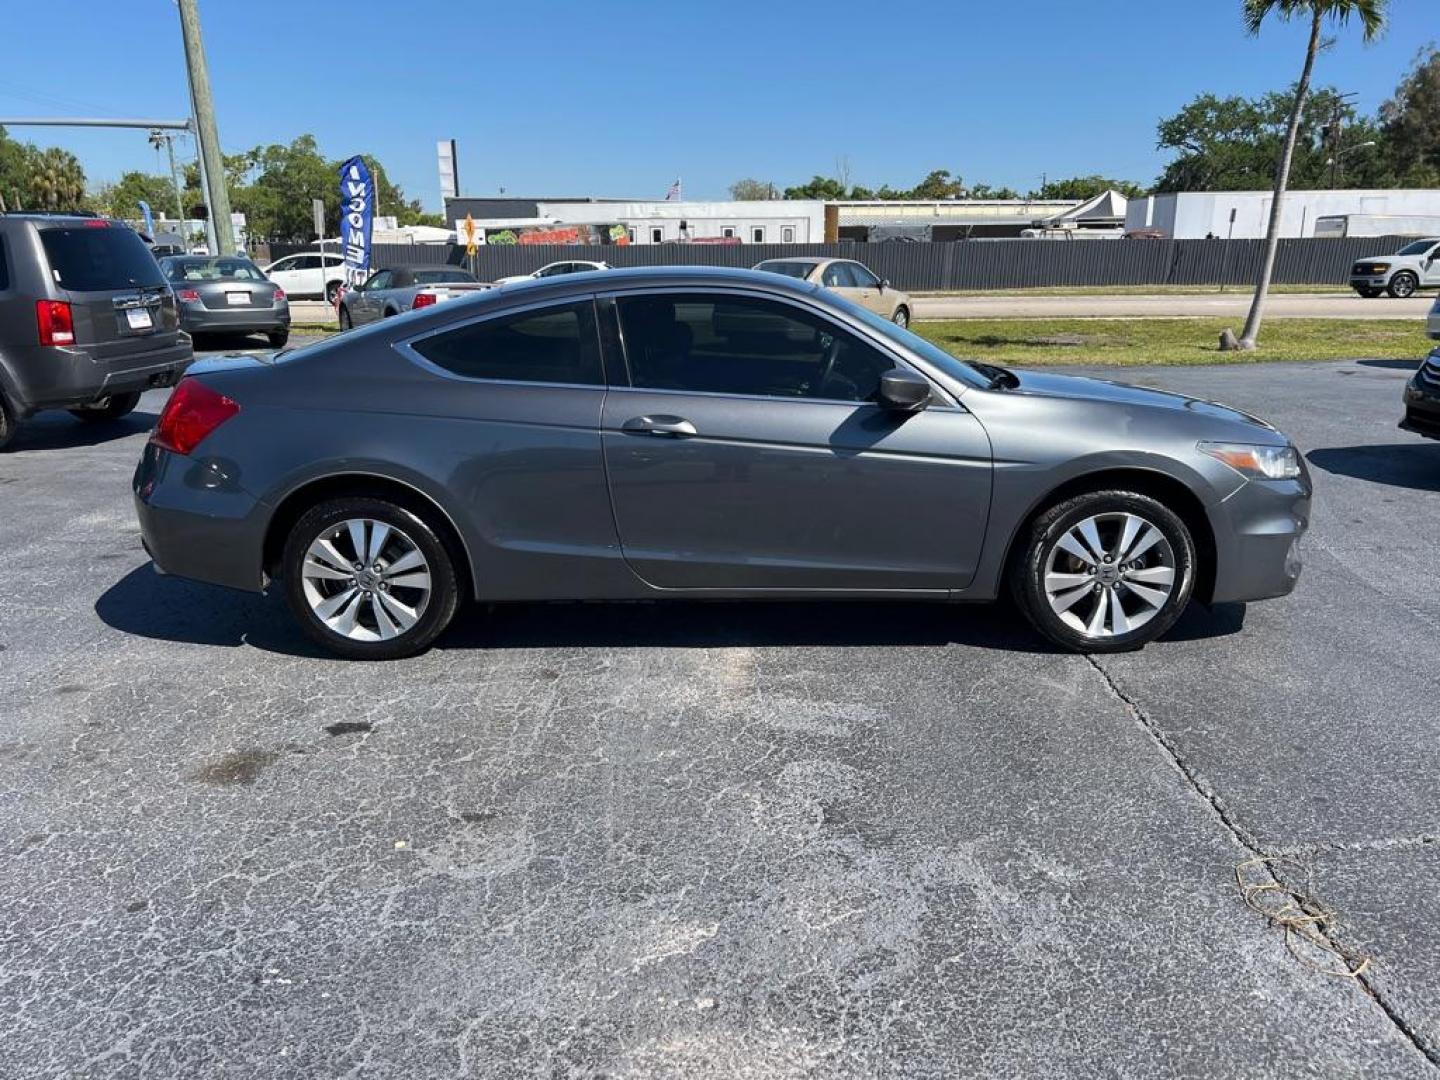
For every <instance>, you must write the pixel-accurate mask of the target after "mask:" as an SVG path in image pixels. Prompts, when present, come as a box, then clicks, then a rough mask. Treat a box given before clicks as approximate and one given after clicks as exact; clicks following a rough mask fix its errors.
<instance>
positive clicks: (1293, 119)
mask: <svg viewBox="0 0 1440 1080" xmlns="http://www.w3.org/2000/svg"><path fill="white" fill-rule="evenodd" d="M1388 8H1389V0H1244V6H1243V9H1242V11H1243V16H1244V20H1245V29H1246V30H1247V31H1248V32H1249V33H1250V34H1252V35H1258V34H1259V33H1260V30H1261V28H1262V27H1263V26H1264V24H1265V20H1266V19H1267V18H1268V17H1269V16H1270V15H1272V14H1274V15H1277V16H1278V17H1280V18H1282V19H1290V18H1294V17H1296V16H1301V17H1304V18H1307V19H1309V21H1310V36H1309V41H1308V43H1307V45H1306V47H1305V64H1304V67H1302V68H1301V71H1300V82H1299V84H1298V85H1297V86H1296V88H1295V100H1294V104H1293V105H1292V107H1291V109H1290V119H1289V122H1288V123H1287V124H1286V127H1285V141H1284V144H1283V145H1282V147H1281V150H1280V164H1279V166H1278V167H1277V168H1276V170H1275V189H1274V190H1275V197H1274V198H1273V199H1272V200H1271V201H1270V224H1269V226H1268V228H1267V229H1266V230H1265V252H1264V255H1263V256H1262V258H1261V260H1260V272H1259V275H1258V276H1257V278H1256V281H1255V299H1254V300H1253V301H1252V302H1251V304H1250V314H1249V316H1248V317H1247V318H1246V319H1245V329H1244V330H1243V331H1242V333H1241V335H1240V340H1239V341H1238V342H1235V345H1236V346H1237V347H1239V348H1241V349H1247V350H1248V349H1253V348H1255V345H1256V342H1257V339H1258V338H1259V336H1260V324H1261V321H1262V320H1263V319H1264V317H1265V301H1266V300H1267V299H1268V298H1269V293H1270V279H1271V277H1272V276H1273V275H1274V273H1275V253H1276V251H1277V250H1278V249H1279V246H1280V215H1281V212H1282V209H1283V205H1284V202H1285V190H1286V187H1287V186H1288V184H1289V183H1290V163H1291V161H1292V160H1293V159H1294V156H1295V144H1296V142H1297V140H1298V139H1299V136H1300V122H1301V120H1302V119H1303V118H1304V112H1305V100H1306V98H1307V97H1308V96H1309V93H1310V78H1311V76H1312V75H1313V74H1314V71H1315V58H1316V56H1318V55H1319V53H1320V32H1321V30H1322V29H1323V28H1324V26H1325V22H1326V20H1327V19H1328V20H1330V21H1332V22H1334V23H1336V24H1338V25H1341V26H1343V25H1345V24H1346V23H1348V22H1349V21H1350V20H1351V18H1355V19H1358V20H1359V21H1360V23H1361V26H1362V28H1363V32H1364V36H1365V40H1366V41H1371V40H1373V39H1374V38H1375V36H1376V35H1377V34H1379V33H1380V32H1381V31H1382V30H1383V29H1384V28H1385V16H1386V12H1387V9H1388ZM1227 333H1228V332H1227Z"/></svg>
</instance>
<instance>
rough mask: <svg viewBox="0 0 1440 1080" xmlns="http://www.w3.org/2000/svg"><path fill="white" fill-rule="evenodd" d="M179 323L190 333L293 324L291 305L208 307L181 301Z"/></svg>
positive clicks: (264, 329)
mask: <svg viewBox="0 0 1440 1080" xmlns="http://www.w3.org/2000/svg"><path fill="white" fill-rule="evenodd" d="M180 325H181V327H182V328H183V329H184V330H185V332H186V333H189V334H248V333H262V332H269V331H274V330H288V329H289V328H290V305H289V304H281V305H278V306H276V307H268V308H252V307H247V308H207V307H206V306H205V305H204V304H181V305H180Z"/></svg>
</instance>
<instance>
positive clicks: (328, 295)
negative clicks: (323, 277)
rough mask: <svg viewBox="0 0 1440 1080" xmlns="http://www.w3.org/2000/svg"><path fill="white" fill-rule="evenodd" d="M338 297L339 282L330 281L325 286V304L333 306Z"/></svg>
mask: <svg viewBox="0 0 1440 1080" xmlns="http://www.w3.org/2000/svg"><path fill="white" fill-rule="evenodd" d="M339 295H340V282H338V281H330V282H327V283H326V285H325V302H326V303H327V304H329V305H330V306H331V307H334V306H335V300H336V298H337V297H338V296H339Z"/></svg>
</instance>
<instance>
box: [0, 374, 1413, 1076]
mask: <svg viewBox="0 0 1440 1080" xmlns="http://www.w3.org/2000/svg"><path fill="white" fill-rule="evenodd" d="M1406 376H1407V372H1406V371H1405V370H1404V369H1403V368H1402V367H1400V366H1398V365H1395V364H1391V363H1382V362H1376V363H1373V364H1369V363H1365V362H1359V363H1341V364H1323V365H1313V366H1299V365H1275V366H1265V365H1259V366H1254V367H1231V368H1210V369H1207V368H1191V369H1151V370H1139V369H1130V370H1127V371H1126V372H1125V373H1124V377H1125V378H1127V379H1129V380H1131V381H1140V382H1146V383H1149V384H1152V385H1159V386H1165V387H1171V388H1175V389H1180V390H1184V391H1187V392H1190V393H1196V394H1200V395H1203V396H1205V397H1209V398H1217V399H1221V400H1225V401H1228V402H1231V403H1234V404H1236V405H1239V406H1241V407H1243V408H1246V409H1249V410H1252V411H1255V412H1257V413H1259V414H1261V415H1264V416H1266V417H1269V418H1270V419H1272V420H1274V421H1275V422H1277V423H1278V424H1280V425H1281V426H1282V427H1283V428H1284V429H1286V430H1287V431H1288V432H1289V433H1290V434H1291V435H1292V436H1294V437H1295V439H1296V440H1297V442H1298V443H1299V444H1300V446H1301V448H1302V450H1303V451H1304V452H1306V453H1307V455H1308V457H1309V460H1310V463H1311V467H1312V470H1313V472H1314V476H1315V481H1316V486H1317V496H1316V503H1315V511H1314V516H1315V523H1314V528H1313V531H1312V533H1311V534H1310V537H1309V538H1308V540H1307V544H1306V549H1307V551H1306V555H1307V568H1306V571H1305V575H1304V577H1303V578H1302V580H1301V583H1300V587H1299V590H1298V592H1297V593H1296V594H1295V595H1294V596H1293V597H1290V598H1288V599H1285V600H1280V601H1274V602H1270V603H1265V604H1256V605H1252V606H1250V607H1249V608H1248V609H1242V608H1239V607H1223V608H1219V609H1216V610H1214V611H1205V610H1203V609H1198V608H1196V609H1192V610H1191V612H1190V613H1189V614H1188V615H1187V616H1186V617H1185V618H1184V619H1183V620H1182V621H1181V623H1180V624H1179V625H1178V626H1177V628H1176V629H1175V630H1174V631H1173V632H1172V633H1171V634H1170V635H1169V636H1168V638H1166V639H1165V640H1162V641H1161V642H1159V643H1157V644H1155V645H1152V646H1151V647H1150V648H1148V649H1146V650H1145V651H1144V652H1141V653H1136V654H1128V655H1123V656H1107V657H1103V658H1096V659H1093V660H1092V659H1090V658H1087V657H1083V656H1070V655H1062V654H1057V653H1054V652H1051V651H1049V650H1048V649H1047V648H1046V647H1045V646H1044V645H1043V644H1042V643H1041V642H1040V641H1039V640H1038V639H1036V638H1035V637H1034V636H1032V635H1031V634H1030V633H1029V632H1028V631H1027V630H1026V629H1025V628H1024V627H1023V625H1022V624H1021V623H1020V622H1019V620H1018V618H1017V617H1016V616H1015V615H1013V614H1011V613H1009V612H1007V611H1005V610H1003V609H989V608H968V607H941V606H917V605H901V604H886V605H866V604H829V605H811V606H807V605H796V604H762V605H749V606H738V605H721V604H717V605H710V606H704V605H696V604H674V605H666V606H658V605H622V604H585V605H533V606H515V607H508V608H498V609H496V610H494V611H491V612H487V611H485V610H483V609H475V610H471V611H469V612H468V613H465V614H464V615H462V617H461V618H460V619H459V620H458V622H457V625H456V626H455V627H454V628H452V630H451V631H450V632H449V633H448V634H447V635H446V636H445V637H444V638H442V640H441V642H440V644H439V646H438V647H437V648H435V649H434V650H433V651H431V652H430V653H429V654H427V655H425V656H422V657H419V658H416V659H413V660H408V661H404V662H399V663H393V664H373V665H357V664H349V663H344V662H339V661H335V660H332V659H328V658H325V657H323V656H320V655H317V654H316V653H314V652H313V651H312V650H311V648H310V647H309V646H308V644H307V643H306V640H305V639H304V638H303V637H302V636H301V634H300V633H299V632H298V631H297V630H295V629H294V628H292V626H291V623H290V620H289V617H288V615H287V614H286V612H285V611H284V609H283V606H282V602H281V600H280V599H279V598H278V597H275V598H263V597H252V596H247V595H244V594H239V593H230V592H226V591H223V590H218V589H210V588H205V587H202V586H199V585H192V584H188V583H186V582H183V581H178V580H175V579H171V578H162V577H158V576H156V575H155V574H154V573H153V572H152V571H151V569H150V567H149V565H148V563H147V560H146V558H145V556H144V554H143V552H142V551H141V550H140V545H139V539H138V533H137V529H136V526H135V521H134V518H133V515H132V512H131V508H130V495H129V490H128V481H129V477H130V472H131V470H132V468H133V466H134V463H135V461H136V459H137V457H138V455H139V452H140V447H141V444H142V443H143V442H144V439H145V437H146V432H147V430H148V428H149V426H150V425H151V424H152V423H153V420H154V414H155V413H156V412H157V411H158V409H159V407H160V405H161V404H162V402H163V397H162V396H161V395H150V396H148V397H147V398H146V399H145V401H144V403H143V404H142V406H141V411H140V412H139V413H138V414H136V415H135V416H134V417H132V418H130V419H128V420H126V421H123V422H120V423H117V424H115V425H114V426H112V427H110V428H105V429H102V428H99V427H92V426H82V425H80V424H78V423H76V422H74V421H72V420H71V419H70V418H69V417H67V416H65V415H63V414H60V415H57V416H46V417H42V418H37V419H36V420H35V421H34V422H33V423H32V424H30V425H29V426H27V427H26V428H25V429H23V430H22V432H21V434H20V436H19V438H18V440H17V442H16V443H15V445H14V448H13V450H12V451H11V452H9V453H7V454H4V455H0V508H3V511H4V512H3V513H0V553H3V557H4V560H5V563H4V569H3V570H0V584H3V588H0V597H3V600H0V650H3V651H0V821H3V822H4V824H5V831H4V834H3V836H0V852H3V856H0V868H3V873H0V1015H3V1017H4V1037H3V1038H0V1076H3V1077H6V1078H31V1077H37V1078H39V1077H43V1078H57V1080H58V1078H62V1077H63V1078H67V1080H68V1078H97V1080H98V1078H111V1077H176V1076H184V1077H252V1076H254V1077H262V1076H263V1077H297V1078H298V1077H306V1078H310V1077H342V1076H344V1077H393V1076H405V1077H407V1078H420V1077H449V1076H474V1077H513V1076H532V1075H533V1076H601V1075H603V1076H610V1077H640V1076H647V1077H648V1076H673V1077H727V1078H728V1077H792V1076H826V1077H831V1076H835V1077H875V1076H880V1077H890V1076H895V1077H899V1076H904V1077H940V1076H955V1075H977V1076H987V1077H1004V1076H1016V1077H1029V1076H1041V1075H1043V1076H1066V1075H1073V1076H1107V1077H1153V1076H1158V1075H1166V1076H1195V1077H1202V1076H1204V1077H1241V1076H1243V1077H1264V1076H1284V1077H1297V1076H1313V1077H1360V1076H1366V1077H1386V1078H1404V1077H1436V1076H1440V1064H1437V1063H1440V905H1437V899H1436V898H1437V897H1440V784H1437V783H1436V776H1437V772H1440V770H1437V766H1440V750H1437V748H1440V709H1437V707H1436V700H1437V693H1436V690H1437V671H1440V667H1437V665H1436V663H1435V661H1434V642H1435V640H1436V630H1437V627H1440V590H1437V588H1436V585H1435V574H1434V545H1435V537H1436V535H1437V533H1440V444H1435V443H1426V442H1424V441H1422V440H1420V439H1418V438H1416V437H1415V436H1411V435H1408V434H1405V433H1402V432H1399V431H1397V430H1396V428H1395V422H1396V420H1397V419H1398V416H1399V412H1400V405H1399V392H1400V388H1401V385H1402V383H1403V380H1404V379H1405V378H1406ZM1257 854H1259V855H1271V856H1275V855H1285V856H1288V857H1289V859H1290V860H1291V861H1287V862H1285V863H1283V864H1281V863H1277V864H1276V865H1275V868H1274V873H1275V874H1276V875H1277V877H1282V878H1286V879H1287V883H1289V884H1290V885H1292V887H1295V886H1296V882H1294V881H1289V880H1288V875H1291V874H1294V873H1297V872H1299V871H1303V874H1304V877H1305V879H1306V885H1305V886H1304V887H1305V890H1306V896H1307V903H1309V904H1310V905H1312V906H1313V907H1314V908H1315V910H1319V909H1321V908H1324V909H1326V910H1330V911H1333V912H1334V913H1335V914H1334V919H1333V921H1332V922H1331V923H1329V924H1327V927H1328V929H1327V932H1328V933H1329V934H1330V935H1331V939H1332V940H1333V941H1334V942H1335V943H1336V945H1337V947H1343V948H1344V949H1347V950H1352V951H1353V952H1354V953H1356V954H1357V955H1364V956H1368V957H1370V958H1371V962H1370V965H1369V966H1368V968H1367V969H1366V971H1365V973H1364V975H1363V977H1362V978H1361V979H1358V980H1356V979H1348V978H1336V977H1333V976H1329V975H1325V974H1322V973H1320V972H1318V971H1316V970H1314V969H1313V968H1311V967H1309V966H1307V965H1306V964H1305V963H1303V962H1301V960H1299V959H1298V958H1297V957H1296V956H1294V955H1292V953H1291V952H1290V951H1289V950H1288V949H1287V947H1286V943H1285V936H1284V933H1283V932H1282V931H1281V930H1280V929H1278V928H1277V927H1274V926H1271V925H1268V924H1267V922H1266V921H1265V919H1264V918H1262V917H1261V916H1259V915H1257V914H1256V913H1254V912H1253V911H1251V910H1250V909H1249V908H1247V907H1246V906H1245V904H1244V902H1243V899H1242V896H1241V895H1240V891H1239V889H1238V888H1237V886H1236V882H1235V876H1234V875H1235V868H1236V866H1237V865H1238V864H1239V863H1241V862H1243V861H1245V860H1247V859H1250V858H1252V857H1254V856H1255V855H1257Z"/></svg>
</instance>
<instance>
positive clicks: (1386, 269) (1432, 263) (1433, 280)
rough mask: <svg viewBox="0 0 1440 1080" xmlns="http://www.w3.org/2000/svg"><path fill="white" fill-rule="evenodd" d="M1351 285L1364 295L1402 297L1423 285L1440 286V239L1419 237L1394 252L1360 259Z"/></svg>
mask: <svg viewBox="0 0 1440 1080" xmlns="http://www.w3.org/2000/svg"><path fill="white" fill-rule="evenodd" d="M1350 287H1351V288H1352V289H1354V290H1355V291H1356V292H1357V293H1359V294H1360V295H1361V296H1364V297H1371V296H1379V295H1380V294H1381V293H1382V292H1386V293H1389V294H1390V295H1391V296H1395V297H1400V298H1402V299H1403V298H1404V297H1407V296H1414V295H1415V293H1416V291H1417V290H1419V289H1440V239H1437V238H1435V237H1431V238H1430V239H1428V240H1416V241H1415V242H1414V243H1410V244H1406V245H1405V246H1404V247H1402V248H1401V249H1400V250H1399V251H1397V252H1395V254H1394V255H1377V256H1374V257H1373V258H1367V259H1359V260H1357V261H1356V263H1355V265H1354V266H1352V267H1351V268H1350Z"/></svg>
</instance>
